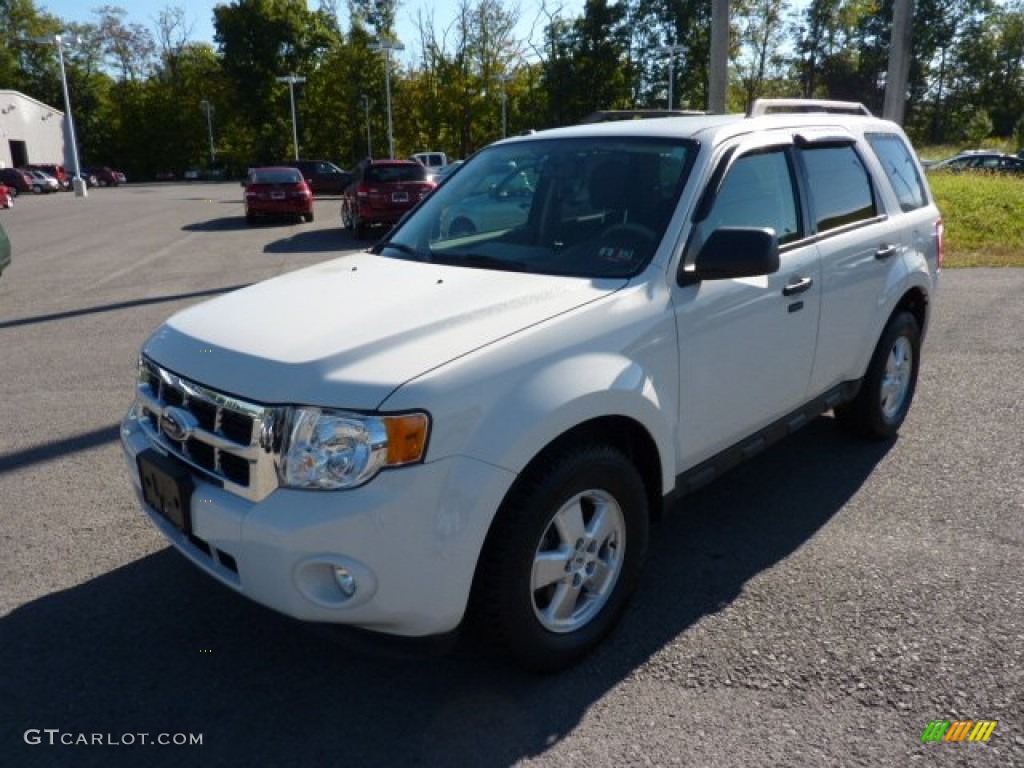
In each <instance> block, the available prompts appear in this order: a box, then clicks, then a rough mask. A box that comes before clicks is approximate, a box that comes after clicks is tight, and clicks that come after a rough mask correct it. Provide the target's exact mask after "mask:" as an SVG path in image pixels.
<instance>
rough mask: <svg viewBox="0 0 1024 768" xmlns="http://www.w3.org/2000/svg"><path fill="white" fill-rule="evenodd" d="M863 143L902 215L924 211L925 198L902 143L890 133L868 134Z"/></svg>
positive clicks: (904, 144)
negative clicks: (922, 209)
mask: <svg viewBox="0 0 1024 768" xmlns="http://www.w3.org/2000/svg"><path fill="white" fill-rule="evenodd" d="M867 139H868V144H870V145H871V149H872V150H873V151H874V153H875V156H876V157H878V162H880V163H881V164H882V170H884V171H885V175H886V176H887V177H888V178H889V183H890V184H892V188H893V191H894V192H895V193H896V198H897V199H898V200H899V201H900V208H901V209H902V210H903V211H913V210H916V209H917V208H924V206H926V205H927V204H928V195H927V193H926V192H925V189H924V182H923V181H922V180H921V176H920V174H918V172H917V166H916V165H915V163H914V159H913V156H912V155H911V154H910V149H909V148H908V147H907V144H906V142H905V141H903V139H901V138H900V137H899V136H895V135H893V134H891V133H871V134H868V136H867Z"/></svg>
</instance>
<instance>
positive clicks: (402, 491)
mask: <svg viewBox="0 0 1024 768" xmlns="http://www.w3.org/2000/svg"><path fill="white" fill-rule="evenodd" d="M121 439H122V447H123V449H124V452H125V458H126V459H127V462H128V467H129V472H130V475H131V479H132V483H133V485H134V487H135V491H136V495H137V496H138V497H139V500H140V503H141V504H142V507H143V510H144V511H145V513H146V514H147V515H148V516H149V518H150V520H151V521H152V522H153V524H154V525H155V526H156V527H157V528H158V529H159V530H160V531H161V533H163V534H164V536H165V537H166V538H167V539H168V540H169V541H170V542H171V543H172V544H173V545H174V546H175V547H176V548H177V549H178V550H179V551H180V552H181V553H182V554H184V555H185V556H186V557H187V558H188V559H189V560H191V561H192V562H193V563H194V564H195V565H196V566H198V567H199V568H201V569H202V570H204V571H205V572H206V573H208V574H210V575H211V576H214V577H215V578H217V579H218V580H219V581H221V582H222V583H224V584H226V585H228V586H229V587H231V588H232V589H235V590H237V591H238V592H240V593H242V594H243V595H245V596H246V597H249V598H251V599H252V600H255V601H256V602H258V603H261V604H262V605H265V606H267V607H269V608H272V609H274V610H277V611H279V612H281V613H283V614H286V615H288V616H292V617H294V618H297V619H301V620H305V621H317V622H330V623H338V624H349V625H352V626H357V627H361V628H365V629H371V630H375V631H379V632H387V633H390V634H395V635H404V636H410V637H415V636H425V635H434V634H440V633H443V632H448V631H450V630H452V629H454V628H456V627H457V626H458V624H459V622H460V621H461V620H462V616H463V614H464V612H465V608H466V603H467V601H468V598H469V590H470V587H471V585H472V581H473V574H474V572H475V569H476V565H477V560H478V558H479V554H480V550H481V548H482V546H483V542H484V538H485V536H486V534H487V530H488V528H489V526H490V523H491V520H492V518H493V516H494V512H495V510H497V508H498V506H499V504H500V503H501V499H502V498H503V497H504V495H505V493H506V492H507V490H508V488H509V487H510V485H511V483H512V480H513V479H514V476H513V475H512V473H510V472H507V471H505V470H502V469H498V468H496V467H494V466H492V465H489V464H485V463H482V462H479V461H476V460H473V459H469V458H466V457H452V458H449V459H444V460H441V461H437V462H433V463H427V464H421V465H416V466H410V467H403V468H400V469H393V470H387V471H384V472H382V473H381V474H380V475H379V476H377V477H376V478H374V479H373V480H372V481H371V482H369V483H367V484H366V485H364V486H362V487H360V488H355V489H351V490H345V491H302V490H293V489H278V490H275V491H273V492H272V493H270V495H268V496H267V497H266V498H264V499H262V500H261V501H258V502H252V501H248V500H246V499H243V498H241V497H239V496H236V495H235V494H233V493H230V492H228V491H225V490H223V489H222V488H220V487H218V486H217V485H216V484H215V483H214V482H211V481H210V480H209V479H207V478H205V477H203V476H201V475H200V474H198V473H195V474H193V480H194V490H193V492H192V494H191V497H190V500H189V504H190V508H191V530H190V531H188V532H184V531H182V530H179V529H178V528H176V527H175V526H174V525H172V524H171V523H170V522H169V521H168V520H166V519H165V518H164V517H163V516H161V515H160V514H159V513H158V512H156V511H154V510H153V509H152V508H151V507H149V505H148V504H146V503H145V501H144V500H143V497H142V489H141V486H140V481H139V474H138V469H137V456H138V454H139V453H141V452H142V451H145V450H147V449H156V448H157V447H156V446H155V445H154V444H153V443H152V442H151V441H150V440H149V438H148V437H147V436H146V434H145V432H144V431H143V429H142V428H141V426H140V425H139V424H138V422H136V421H135V420H134V419H133V418H131V414H129V417H128V418H126V419H125V421H124V422H123V423H122V427H121ZM158 450H159V449H158ZM337 569H343V570H342V571H340V572H341V573H345V574H348V576H349V577H351V579H352V580H353V581H354V585H355V591H354V593H352V594H351V595H346V594H345V590H343V589H342V587H341V586H340V585H339V580H338V573H339V571H338V570H337Z"/></svg>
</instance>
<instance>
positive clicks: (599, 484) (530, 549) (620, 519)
mask: <svg viewBox="0 0 1024 768" xmlns="http://www.w3.org/2000/svg"><path fill="white" fill-rule="evenodd" d="M647 527H648V508H647V494H646V490H645V488H644V485H643V481H642V480H641V478H640V475H639V473H638V472H637V470H636V468H635V467H634V466H633V464H632V463H631V462H630V461H629V459H627V458H626V457H625V456H624V455H622V454H621V453H619V452H618V451H617V450H615V449H614V448H611V447H609V446H604V445H600V444H594V445H585V446H582V447H576V448H574V449H573V450H569V451H565V452H563V453H561V454H558V455H556V456H554V457H553V458H552V459H551V460H550V461H548V462H545V463H544V465H543V466H539V467H537V469H536V470H535V471H532V472H529V473H528V474H526V475H524V477H523V478H521V480H520V481H519V482H518V483H517V485H516V486H514V487H513V489H512V491H511V492H510V494H509V497H508V498H507V499H506V501H505V503H504V504H503V505H502V508H501V510H500V511H499V513H498V518H497V519H496V520H495V523H494V527H493V529H492V531H491V533H490V534H489V535H488V539H487V544H486V545H485V547H484V550H483V553H482V554H481V560H480V565H479V568H478V572H477V579H476V581H475V583H474V586H473V610H474V612H475V614H476V618H477V619H478V620H479V621H480V622H481V626H482V629H483V630H484V631H485V632H486V633H487V634H489V635H490V636H491V638H492V640H494V641H495V642H496V643H497V644H498V645H500V646H502V647H504V648H505V649H506V650H507V651H508V653H509V654H510V655H511V656H512V657H513V658H514V659H515V660H516V661H517V662H518V663H519V664H521V665H522V666H524V667H526V668H528V669H532V670H535V671H541V672H547V671H554V670H558V669H562V668H564V667H566V666H568V665H570V664H572V663H574V662H576V661H577V660H579V659H580V658H581V657H582V656H584V655H585V654H587V653H588V652H589V651H590V650H592V649H593V648H594V647H595V646H596V645H597V644H598V643H599V642H600V641H601V640H602V639H603V638H604V637H605V635H607V634H608V632H610V631H611V629H612V627H614V626H615V623H616V622H617V621H618V619H619V617H620V616H621V614H622V611H623V609H624V608H625V606H626V603H627V601H628V599H629V596H630V595H631V594H632V592H633V590H634V589H635V587H636V583H637V577H638V575H639V573H640V568H641V565H642V563H643V559H644V554H645V552H646V549H647Z"/></svg>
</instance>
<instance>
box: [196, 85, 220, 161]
mask: <svg viewBox="0 0 1024 768" xmlns="http://www.w3.org/2000/svg"><path fill="white" fill-rule="evenodd" d="M199 107H200V109H202V110H203V112H205V113H206V130H207V132H208V133H209V134H210V168H211V169H212V168H213V166H214V165H216V164H217V150H216V149H215V148H214V146H213V104H211V103H210V102H208V101H207V100H206V99H203V100H202V101H200V102H199Z"/></svg>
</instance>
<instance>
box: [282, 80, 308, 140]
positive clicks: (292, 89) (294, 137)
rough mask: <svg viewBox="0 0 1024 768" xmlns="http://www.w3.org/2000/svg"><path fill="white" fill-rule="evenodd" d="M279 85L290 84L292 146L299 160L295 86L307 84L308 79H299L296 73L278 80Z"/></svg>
mask: <svg viewBox="0 0 1024 768" xmlns="http://www.w3.org/2000/svg"><path fill="white" fill-rule="evenodd" d="M277 82H279V83H288V93H289V95H290V96H291V101H292V145H293V146H294V147H295V159H296V160H298V159H299V129H298V126H297V123H296V122H295V84H296V83H304V82H306V78H304V77H299V76H298V75H296V74H295V73H294V72H293V73H292V74H290V75H285V76H284V77H279V78H277Z"/></svg>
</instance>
